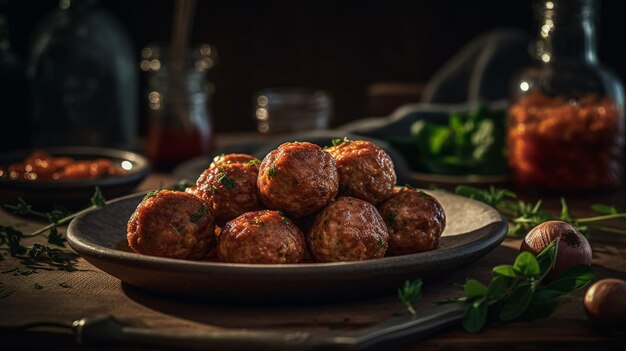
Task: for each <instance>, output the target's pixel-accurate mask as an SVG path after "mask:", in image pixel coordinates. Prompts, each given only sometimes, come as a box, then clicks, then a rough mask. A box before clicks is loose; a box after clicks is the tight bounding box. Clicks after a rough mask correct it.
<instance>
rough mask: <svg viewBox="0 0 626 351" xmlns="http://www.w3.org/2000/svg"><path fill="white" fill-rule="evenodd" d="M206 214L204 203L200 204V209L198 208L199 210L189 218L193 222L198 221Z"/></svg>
mask: <svg viewBox="0 0 626 351" xmlns="http://www.w3.org/2000/svg"><path fill="white" fill-rule="evenodd" d="M205 214H206V205H205V204H202V206H200V209H199V210H198V212H196V213H194V214H192V215H191V216H189V220H190V221H192V222H196V221H197V220H199V219H200V218H202V216H204V215H205Z"/></svg>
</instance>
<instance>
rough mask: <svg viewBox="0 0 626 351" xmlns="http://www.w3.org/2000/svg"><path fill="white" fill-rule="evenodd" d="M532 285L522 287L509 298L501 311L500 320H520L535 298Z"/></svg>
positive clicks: (516, 289)
mask: <svg viewBox="0 0 626 351" xmlns="http://www.w3.org/2000/svg"><path fill="white" fill-rule="evenodd" d="M533 290H534V288H533V286H532V284H524V285H520V286H518V287H517V288H515V290H514V291H513V293H512V294H511V296H509V298H508V299H506V301H505V302H504V304H503V305H502V309H501V310H500V315H499V317H500V320H502V321H511V320H514V319H516V318H519V317H520V316H521V315H522V314H523V313H524V312H525V311H526V309H527V308H528V306H529V305H530V302H531V301H532V298H533V292H534V291H533Z"/></svg>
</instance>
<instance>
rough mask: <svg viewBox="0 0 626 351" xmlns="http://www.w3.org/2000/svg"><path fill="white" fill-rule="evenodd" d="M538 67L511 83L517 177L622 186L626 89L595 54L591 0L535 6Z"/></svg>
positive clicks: (573, 185) (549, 185)
mask: <svg viewBox="0 0 626 351" xmlns="http://www.w3.org/2000/svg"><path fill="white" fill-rule="evenodd" d="M534 11H535V15H536V19H537V20H538V22H539V25H538V27H539V33H538V34H539V35H538V40H537V42H536V45H535V47H534V49H535V50H534V52H533V54H534V56H535V59H536V64H535V65H534V66H532V67H529V68H527V69H525V70H524V71H522V72H521V74H520V75H519V76H517V77H516V78H515V79H514V80H513V84H512V88H513V91H512V94H511V105H510V107H509V110H508V126H509V129H508V136H507V143H508V158H509V166H510V167H511V171H512V179H513V182H514V183H515V184H516V185H518V186H520V187H532V188H538V189H550V190H584V191H588V190H596V189H610V188H616V187H619V185H620V183H621V179H622V172H623V169H622V168H623V165H622V157H623V147H624V91H623V86H622V84H621V82H620V81H619V80H618V78H617V77H616V76H615V75H614V74H613V73H612V72H611V71H609V70H608V69H607V68H605V67H603V66H602V65H601V64H600V63H599V62H598V58H597V55H596V38H595V34H596V12H597V3H596V2H595V1H593V0H548V1H545V0H544V1H538V2H536V3H534Z"/></svg>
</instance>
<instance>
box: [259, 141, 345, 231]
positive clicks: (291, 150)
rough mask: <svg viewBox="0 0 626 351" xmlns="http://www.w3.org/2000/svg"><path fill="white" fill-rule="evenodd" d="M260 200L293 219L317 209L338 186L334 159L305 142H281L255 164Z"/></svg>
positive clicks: (333, 194) (330, 198) (329, 198)
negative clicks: (257, 172) (257, 166)
mask: <svg viewBox="0 0 626 351" xmlns="http://www.w3.org/2000/svg"><path fill="white" fill-rule="evenodd" d="M257 184H258V187H259V194H260V196H261V200H262V201H263V203H265V205H266V206H267V207H269V208H271V209H275V210H281V211H283V212H285V213H286V214H287V215H288V216H290V217H292V218H294V219H300V218H304V217H306V216H309V215H312V214H315V213H317V212H318V211H319V210H321V209H322V208H323V207H324V206H325V205H326V204H327V203H328V202H329V201H330V200H332V199H333V198H334V197H335V195H337V192H338V190H339V177H338V174H337V168H336V166H335V160H334V159H333V158H332V157H331V156H330V155H329V154H328V153H327V152H325V151H324V150H322V148H320V147H319V146H317V145H315V144H311V143H307V142H294V143H284V144H282V145H280V146H279V147H278V149H276V150H272V151H271V152H270V153H269V154H267V156H265V158H264V159H263V162H261V166H260V167H259V178H258V182H257Z"/></svg>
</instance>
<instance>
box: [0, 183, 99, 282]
mask: <svg viewBox="0 0 626 351" xmlns="http://www.w3.org/2000/svg"><path fill="white" fill-rule="evenodd" d="M90 202H91V206H89V207H87V208H85V209H82V210H80V211H77V212H74V213H71V214H67V215H66V214H64V213H63V212H61V211H59V210H52V211H50V212H41V211H37V210H35V209H33V207H32V206H31V205H30V204H28V203H27V202H26V201H24V199H21V198H18V201H17V203H16V204H15V205H6V204H5V205H4V207H5V208H7V209H9V210H12V211H13V213H15V214H19V215H30V216H35V217H39V218H45V219H47V220H48V222H49V224H48V225H46V226H44V227H43V228H41V229H38V230H36V231H34V232H32V233H30V234H25V233H23V232H22V231H20V230H18V229H17V228H15V227H13V226H4V225H0V249H2V250H6V251H8V252H9V255H11V256H12V257H15V258H18V259H20V260H21V261H22V264H23V265H24V266H26V267H27V268H30V269H31V271H32V273H34V272H36V270H37V269H60V270H65V271H74V270H76V267H75V266H76V264H77V261H76V258H75V255H72V254H70V253H68V252H65V251H62V250H60V249H56V248H51V247H49V246H47V245H42V244H33V245H32V246H25V245H23V244H22V239H24V238H32V237H36V236H38V235H42V234H44V233H47V234H48V235H47V238H48V243H49V244H53V245H56V246H59V247H65V236H64V235H62V234H61V233H60V232H59V229H58V227H59V226H61V225H64V224H67V223H69V222H70V221H71V220H72V219H74V218H75V217H77V216H79V215H81V214H83V213H86V212H88V211H91V210H93V209H96V208H101V207H103V206H105V204H106V199H105V198H104V196H103V195H102V192H101V191H100V188H99V187H96V188H95V191H94V194H93V196H92V197H91V199H90ZM3 258H4V257H3V256H2V255H0V259H3Z"/></svg>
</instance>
